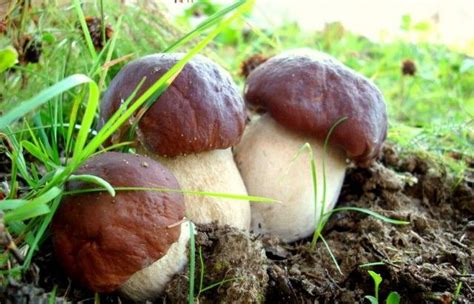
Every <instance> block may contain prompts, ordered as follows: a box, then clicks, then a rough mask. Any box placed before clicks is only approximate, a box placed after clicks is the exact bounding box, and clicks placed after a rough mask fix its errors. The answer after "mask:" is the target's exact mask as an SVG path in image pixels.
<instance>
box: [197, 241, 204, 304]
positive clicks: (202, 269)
mask: <svg viewBox="0 0 474 304" xmlns="http://www.w3.org/2000/svg"><path fill="white" fill-rule="evenodd" d="M199 265H200V271H199V292H198V295H197V296H196V297H197V298H199V296H200V295H201V293H202V290H203V286H204V273H205V272H206V265H205V263H204V257H203V256H202V246H199Z"/></svg>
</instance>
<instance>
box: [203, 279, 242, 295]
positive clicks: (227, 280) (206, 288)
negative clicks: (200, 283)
mask: <svg viewBox="0 0 474 304" xmlns="http://www.w3.org/2000/svg"><path fill="white" fill-rule="evenodd" d="M240 279H242V278H229V279H223V280H222V281H219V282H216V283H213V284H211V285H209V286H207V287H204V288H203V289H202V290H201V293H204V292H206V291H208V290H210V289H213V288H216V287H217V286H222V285H224V284H225V283H228V282H232V281H237V280H240Z"/></svg>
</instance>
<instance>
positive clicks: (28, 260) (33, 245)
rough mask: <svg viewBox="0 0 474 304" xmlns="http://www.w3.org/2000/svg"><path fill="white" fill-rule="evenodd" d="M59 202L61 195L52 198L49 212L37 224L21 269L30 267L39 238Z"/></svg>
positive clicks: (46, 227)
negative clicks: (36, 229)
mask: <svg viewBox="0 0 474 304" xmlns="http://www.w3.org/2000/svg"><path fill="white" fill-rule="evenodd" d="M60 202H61V195H59V196H57V197H56V198H55V199H54V200H53V203H52V204H51V212H49V213H48V214H46V216H45V218H44V219H43V220H42V222H41V224H40V225H39V228H38V231H37V232H36V235H35V238H34V240H33V242H32V243H31V246H30V249H29V250H28V254H27V255H26V258H25V262H24V263H23V265H22V268H23V269H28V268H29V267H30V264H31V259H32V258H33V254H34V252H35V251H36V249H37V247H38V244H39V242H40V240H41V238H42V237H43V235H44V233H45V232H46V229H48V226H49V224H50V223H51V220H52V219H53V216H54V214H55V213H56V210H57V209H58V207H59V203H60Z"/></svg>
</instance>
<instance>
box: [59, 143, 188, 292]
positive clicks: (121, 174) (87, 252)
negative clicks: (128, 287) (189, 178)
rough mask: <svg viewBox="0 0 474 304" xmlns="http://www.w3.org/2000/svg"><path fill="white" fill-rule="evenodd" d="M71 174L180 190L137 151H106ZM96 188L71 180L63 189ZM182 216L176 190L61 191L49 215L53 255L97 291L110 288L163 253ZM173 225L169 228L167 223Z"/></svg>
mask: <svg viewBox="0 0 474 304" xmlns="http://www.w3.org/2000/svg"><path fill="white" fill-rule="evenodd" d="M76 174H92V175H95V176H99V177H101V178H103V179H105V180H106V181H108V182H109V183H110V184H111V185H112V186H115V187H118V186H122V187H125V186H127V187H155V188H156V187H159V188H169V189H179V186H178V182H177V181H176V179H175V177H174V176H173V175H172V174H171V173H170V172H169V171H168V170H167V169H165V168H164V167H163V166H161V165H160V164H159V163H157V162H155V161H153V160H151V159H149V158H147V157H144V156H139V155H132V154H123V153H117V152H108V153H103V154H100V155H99V156H96V157H93V158H91V159H89V160H88V161H87V162H86V163H85V164H84V165H83V166H82V167H81V168H80V169H78V170H77V172H76ZM87 188H97V185H91V184H88V183H84V182H70V183H68V185H67V189H68V190H69V191H71V190H79V189H87ZM183 218H184V203H183V195H182V194H181V193H171V192H156V191H117V193H116V196H115V197H112V196H111V195H110V194H109V193H107V192H92V193H86V194H78V195H68V196H65V197H64V199H63V201H62V203H61V206H60V208H59V209H58V211H57V213H56V214H55V216H54V219H53V223H52V235H53V244H54V249H55V252H56V255H57V258H58V260H59V262H60V263H61V265H62V266H63V268H64V269H65V271H66V273H67V274H68V275H69V276H70V277H71V278H72V279H74V280H77V281H78V282H80V283H81V284H83V285H84V286H86V287H88V288H90V289H91V290H93V291H97V292H111V291H114V290H116V289H117V288H118V287H120V286H121V285H122V284H123V283H124V282H125V281H126V280H127V279H128V278H129V277H130V276H132V275H133V274H134V273H135V272H137V271H139V270H141V269H143V268H145V267H147V266H149V265H150V264H152V263H153V262H155V261H157V260H158V259H160V258H161V257H162V256H164V255H165V254H166V252H167V251H168V249H169V247H170V246H171V245H172V244H173V243H174V242H176V241H177V240H178V238H179V235H180V233H181V230H180V225H173V224H176V223H178V222H180V221H182V219H183ZM170 226H172V227H170Z"/></svg>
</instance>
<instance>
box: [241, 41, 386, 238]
mask: <svg viewBox="0 0 474 304" xmlns="http://www.w3.org/2000/svg"><path fill="white" fill-rule="evenodd" d="M244 94H245V96H244V97H245V101H246V102H247V104H248V105H249V106H250V107H253V108H255V109H259V110H263V111H266V113H265V114H263V115H262V116H261V117H259V118H257V119H253V120H252V122H251V123H250V125H249V126H248V127H247V130H246V131H245V134H244V136H243V138H242V140H241V142H240V144H239V145H238V146H237V147H236V149H235V158H236V162H237V165H238V167H239V170H240V172H241V174H242V178H243V180H244V182H245V185H246V187H247V191H248V193H249V194H250V195H258V196H264V197H272V198H275V199H277V200H279V201H280V202H281V204H270V205H268V204H252V206H251V208H252V224H251V226H252V228H251V229H252V230H253V232H255V233H261V234H275V235H278V236H280V238H282V239H283V240H286V241H294V240H298V239H301V238H304V237H307V236H309V235H310V234H311V233H312V232H313V231H314V229H315V226H316V224H317V223H318V221H319V217H320V215H321V213H322V212H321V211H323V212H327V211H329V210H331V209H332V208H333V207H334V205H335V203H336V200H337V198H338V196H339V192H340V189H341V187H342V183H343V180H344V175H345V170H346V167H347V162H346V157H348V158H350V159H352V160H353V161H354V162H355V163H356V164H358V165H361V166H366V165H368V164H370V162H372V160H373V159H374V158H375V157H376V156H377V155H378V154H379V152H380V150H381V147H382V143H383V141H384V140H385V137H386V133H387V116H386V110H385V103H384V100H383V96H382V94H381V93H380V91H379V90H378V89H377V87H376V86H375V85H374V84H373V83H372V82H371V81H370V80H368V79H367V78H365V77H364V76H362V75H360V74H358V73H356V72H355V71H353V70H351V69H349V68H347V67H345V66H344V65H342V64H341V63H340V62H338V61H337V60H336V59H334V58H332V57H330V56H329V55H326V54H323V53H320V52H317V51H313V50H307V49H299V50H293V51H288V52H285V53H282V54H280V55H278V56H275V57H273V58H271V59H269V60H268V61H266V62H264V63H262V64H261V65H259V66H258V67H257V68H256V69H255V70H254V71H252V72H251V73H250V75H249V77H248V79H247V82H246V85H245V92H244ZM341 119H345V121H344V122H342V123H341V124H339V125H337V126H335V124H336V123H337V122H338V121H340V120H341ZM333 126H334V127H335V128H334V131H333V132H332V134H329V130H330V129H331V127H333ZM329 135H330V137H329V143H330V147H329V148H328V150H327V151H326V152H325V151H324V147H323V142H324V140H325V139H326V137H328V136H329ZM305 143H309V144H310V146H311V148H312V150H313V151H312V152H313V155H314V156H315V159H316V167H317V198H316V199H315V198H314V189H313V185H312V177H311V168H310V162H309V159H308V157H309V154H306V155H300V156H299V157H296V158H295V156H296V155H297V153H298V150H299V149H300V148H301V146H303V145H304V144H305ZM323 161H324V163H323ZM324 166H325V170H323V168H324ZM315 200H316V201H315ZM323 205H324V206H325V210H321V209H322V206H323Z"/></svg>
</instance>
